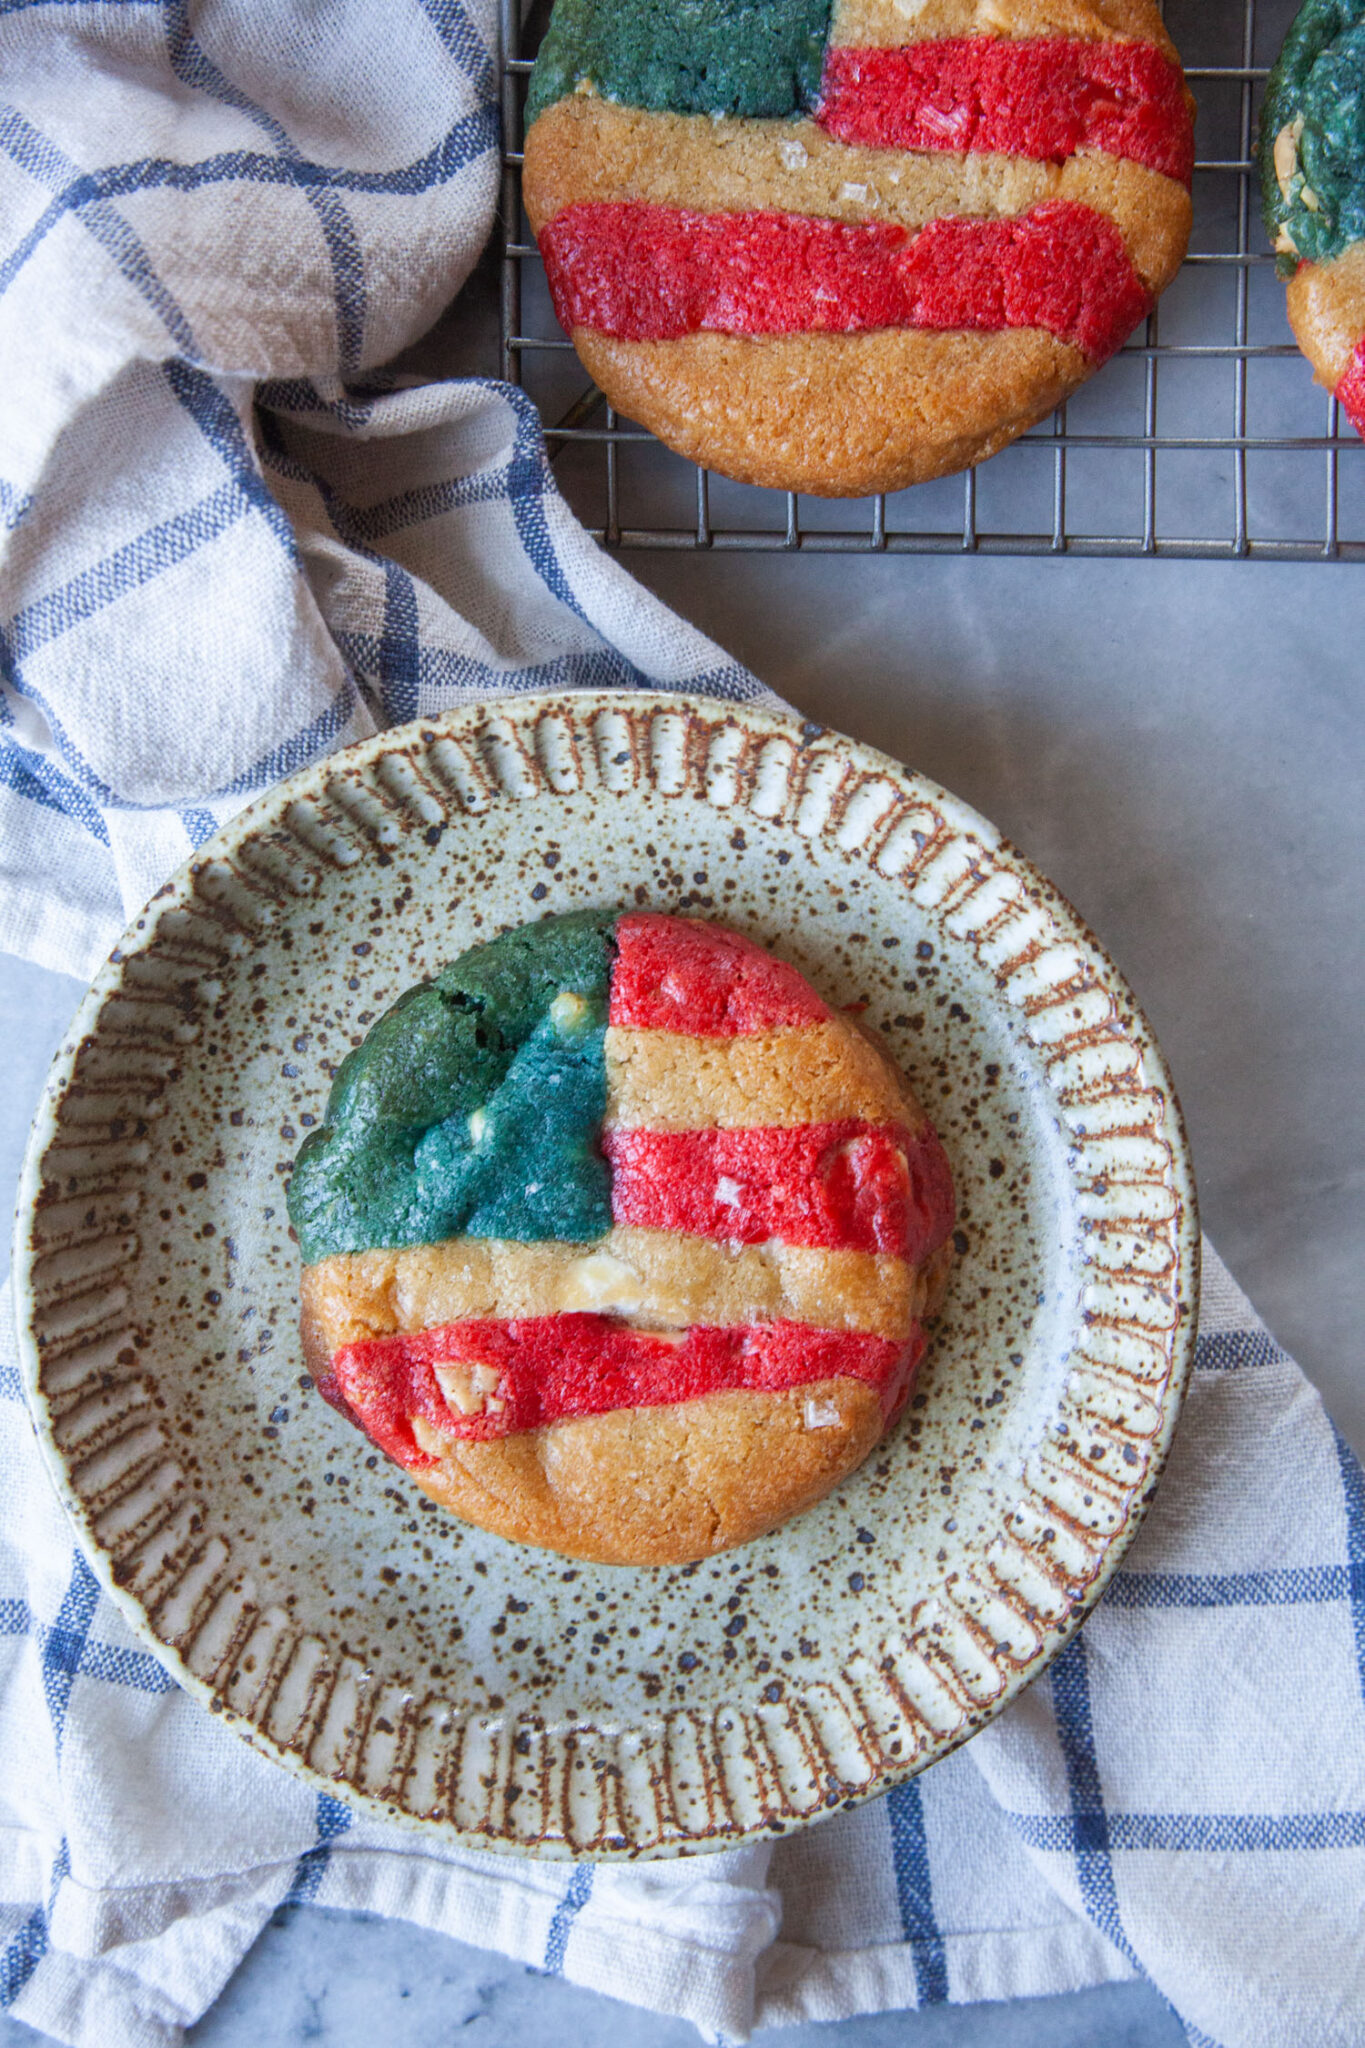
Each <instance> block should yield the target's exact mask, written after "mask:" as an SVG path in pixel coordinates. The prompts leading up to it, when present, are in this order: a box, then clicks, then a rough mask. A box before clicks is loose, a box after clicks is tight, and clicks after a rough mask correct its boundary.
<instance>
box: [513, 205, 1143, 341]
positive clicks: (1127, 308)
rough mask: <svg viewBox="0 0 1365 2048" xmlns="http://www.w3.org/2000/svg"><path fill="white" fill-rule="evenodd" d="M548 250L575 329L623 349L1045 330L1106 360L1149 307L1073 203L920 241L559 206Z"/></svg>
mask: <svg viewBox="0 0 1365 2048" xmlns="http://www.w3.org/2000/svg"><path fill="white" fill-rule="evenodd" d="M540 248H541V253H542V255H543V256H544V259H545V270H546V275H547V277H548V279H549V284H550V291H551V294H552V296H553V298H554V305H555V312H556V313H557V314H558V316H559V321H560V324H561V326H562V327H563V328H564V329H565V331H566V332H572V331H573V329H574V328H576V327H587V328H592V329H593V330H595V331H596V332H598V333H601V334H609V335H612V336H614V337H616V338H617V339H618V340H622V341H674V340H677V339H679V338H680V337H681V336H683V335H686V334H696V333H699V332H701V331H703V330H707V331H710V332H713V333H721V334H753V335H757V334H804V333H829V334H851V333H858V332H864V331H866V330H868V329H872V328H886V327H931V328H954V327H960V328H974V329H985V330H987V331H999V330H1000V329H1003V328H1009V327H1041V328H1044V329H1046V330H1047V332H1048V333H1050V334H1054V335H1056V337H1057V338H1058V340H1060V341H1065V342H1071V343H1073V344H1074V345H1075V346H1076V347H1077V348H1079V349H1081V350H1082V351H1083V353H1084V354H1085V355H1087V356H1088V357H1090V359H1091V360H1092V362H1095V363H1101V362H1104V361H1105V360H1106V359H1107V358H1108V357H1109V356H1111V355H1112V354H1113V353H1114V351H1115V349H1117V348H1118V347H1119V346H1120V345H1121V344H1122V343H1123V342H1124V341H1125V340H1126V338H1127V337H1128V335H1129V334H1131V333H1132V331H1133V329H1134V327H1136V326H1137V324H1138V322H1139V320H1141V319H1142V318H1143V316H1144V314H1145V313H1147V312H1148V311H1149V310H1150V306H1151V300H1150V298H1149V297H1148V294H1147V293H1146V292H1145V291H1144V289H1143V287H1142V284H1141V282H1140V280H1139V278H1138V276H1137V273H1136V271H1135V270H1134V269H1133V265H1132V262H1131V261H1130V259H1129V256H1128V252H1127V250H1126V248H1125V247H1124V244H1123V238H1122V236H1121V235H1120V234H1119V231H1118V229H1117V228H1116V227H1115V226H1114V224H1113V222H1112V221H1111V220H1110V219H1109V218H1108V217H1107V216H1106V215H1104V214H1102V213H1098V212H1096V211H1095V209H1094V208H1092V207H1088V206H1077V205H1075V204H1074V203H1073V202H1071V201H1069V200H1047V201H1045V202H1044V203H1043V204H1042V205H1040V206H1035V207H1033V208H1032V209H1031V210H1030V211H1029V212H1028V213H1026V214H1022V215H1020V216H1019V217H1018V218H1015V219H1009V220H960V219H955V218H952V219H943V220H934V221H930V223H929V224H928V226H927V227H925V228H922V229H921V230H920V232H919V233H918V234H916V235H909V234H907V233H906V231H905V230H904V229H903V228H900V227H896V226H895V225H894V224H892V223H889V222H882V221H868V222H863V223H860V224H858V225H853V226H850V225H848V224H847V223H845V222H842V221H833V220H824V219H815V218H811V217H808V216H807V215H804V214H790V213H714V214H708V213H694V212H692V211H691V210H690V209H689V208H686V207H672V206H652V205H645V204H642V203H636V202H621V201H604V202H600V203H589V204H582V205H574V206H567V207H565V209H564V211H563V212H562V213H559V214H556V216H555V218H554V219H553V220H552V221H551V222H550V223H549V225H548V226H547V227H546V228H544V229H542V231H541V235H540Z"/></svg>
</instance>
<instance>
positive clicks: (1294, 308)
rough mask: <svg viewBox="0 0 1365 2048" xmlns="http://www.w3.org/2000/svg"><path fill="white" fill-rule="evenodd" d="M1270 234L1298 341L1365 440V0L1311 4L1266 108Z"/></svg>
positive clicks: (1264, 180)
mask: <svg viewBox="0 0 1365 2048" xmlns="http://www.w3.org/2000/svg"><path fill="white" fill-rule="evenodd" d="M1260 154H1261V188H1262V193H1263V197H1264V202H1265V224H1266V232H1267V233H1268V234H1269V236H1270V239H1271V240H1272V242H1273V243H1274V244H1275V248H1276V251H1277V253H1278V255H1279V258H1280V272H1281V275H1282V276H1284V277H1286V278H1287V279H1288V281H1289V323H1290V325H1291V327H1292V328H1293V330H1294V339H1295V340H1296V341H1297V342H1298V344H1299V347H1300V348H1301V349H1302V350H1303V352H1304V354H1305V355H1306V356H1307V358H1308V360H1309V362H1310V363H1311V364H1312V365H1313V368H1314V370H1315V371H1316V372H1317V377H1318V382H1319V383H1320V384H1324V385H1326V387H1327V389H1328V390H1329V391H1331V392H1333V393H1334V394H1335V396H1336V397H1337V399H1338V400H1339V401H1340V403H1341V406H1342V409H1343V410H1344V412H1345V413H1346V416H1347V418H1348V419H1349V420H1350V422H1351V424H1352V426H1353V427H1354V428H1355V429H1356V431H1357V433H1359V434H1362V435H1365V0H1307V4H1306V5H1305V6H1304V7H1302V8H1301V9H1300V10H1299V12H1298V14H1297V15H1296V16H1295V18H1294V23H1293V26H1292V27H1291V29H1290V31H1289V34H1288V35H1287V36H1286V37H1285V41H1284V48H1283V49H1282V50H1281V52H1280V55H1279V59H1278V61H1277V62H1276V64H1275V68H1274V69H1273V71H1272V72H1271V74H1270V79H1269V83H1268V84H1267V86H1266V96H1265V105H1264V107H1263V108H1262V110H1261V149H1260Z"/></svg>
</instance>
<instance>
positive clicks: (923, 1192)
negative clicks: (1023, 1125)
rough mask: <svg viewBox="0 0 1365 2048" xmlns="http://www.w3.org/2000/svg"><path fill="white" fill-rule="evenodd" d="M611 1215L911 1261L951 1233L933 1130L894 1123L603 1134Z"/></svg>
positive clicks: (746, 1239)
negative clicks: (916, 1129)
mask: <svg viewBox="0 0 1365 2048" xmlns="http://www.w3.org/2000/svg"><path fill="white" fill-rule="evenodd" d="M602 1149H603V1151H604V1152H605V1153H606V1155H607V1158H608V1160H609V1161H610V1163H611V1209H612V1219H613V1221H614V1222H616V1223H618V1224H631V1225H634V1226H635V1227H636V1228H638V1229H643V1230H675V1231H681V1232H685V1233H687V1234H689V1235H691V1236H693V1237H708V1238H721V1239H724V1240H726V1241H727V1242H729V1243H733V1244H762V1243H764V1242H766V1240H767V1239H768V1238H770V1237H776V1238H780V1239H782V1241H783V1242H784V1243H786V1244H797V1245H808V1246H812V1247H817V1248H821V1249H824V1250H828V1251H859V1252H889V1253H891V1254H892V1255H893V1256H895V1257H897V1258H902V1259H906V1260H908V1261H909V1262H910V1264H911V1265H918V1264H919V1262H920V1261H921V1260H922V1259H925V1258H927V1257H928V1256H929V1254H930V1252H932V1251H935V1250H937V1248H938V1246H939V1245H941V1244H942V1243H943V1241H944V1239H945V1238H946V1237H947V1235H948V1233H949V1231H950V1230H951V1229H952V1227H953V1218H954V1199H953V1184H952V1176H951V1174H950V1172H949V1169H948V1162H947V1159H946V1158H945V1157H944V1152H943V1147H942V1146H941V1145H940V1143H939V1141H938V1138H937V1137H936V1135H935V1134H934V1132H933V1131H932V1130H929V1129H926V1130H925V1131H924V1132H923V1133H922V1134H921V1135H920V1137H918V1138H912V1137H911V1135H910V1133H909V1132H908V1131H907V1130H905V1129H903V1128H902V1127H900V1126H898V1125H895V1124H865V1123H859V1122H857V1121H856V1120H855V1119H853V1118H847V1119H844V1120H843V1121H841V1122H837V1123H825V1124H798V1125H796V1126H795V1127H793V1128H791V1129H764V1130H716V1131H643V1130H616V1131H604V1132H603V1134H602Z"/></svg>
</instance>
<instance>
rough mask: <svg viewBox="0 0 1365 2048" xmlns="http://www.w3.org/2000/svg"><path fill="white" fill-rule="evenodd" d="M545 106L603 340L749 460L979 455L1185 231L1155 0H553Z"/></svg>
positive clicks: (542, 119) (661, 415)
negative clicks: (687, 1)
mask: <svg viewBox="0 0 1365 2048" xmlns="http://www.w3.org/2000/svg"><path fill="white" fill-rule="evenodd" d="M527 114H528V119H529V121H530V128H529V132H528V134H527V139H526V161H525V170H524V174H523V192H524V196H525V203H526V209H527V213H528V215H529V217H530V220H531V224H532V226H533V228H534V229H535V232H536V235H537V238H538V240H539V243H540V248H541V253H542V255H543V257H544V259H545V267H546V273H547V276H548V278H549V283H550V290H551V293H552V296H553V298H554V303H555V310H556V312H557V313H558V315H559V319H560V322H561V324H562V325H563V327H564V329H565V331H566V332H567V333H569V334H571V335H572V337H573V341H574V346H575V347H576V348H577V350H578V352H579V355H580V356H581V357H582V359H583V362H584V364H585V366H586V367H587V369H588V370H589V371H590V373H591V374H592V376H593V378H594V381H595V382H596V383H597V384H598V385H599V386H600V388H601V389H602V390H603V391H604V392H605V394H606V396H607V397H608V398H609V399H610V400H611V402H612V404H613V405H615V406H616V407H617V408H618V409H619V410H620V411H622V412H624V413H626V414H627V415H628V416H629V417H631V418H633V419H637V420H640V421H641V422H642V423H643V424H644V425H646V426H648V427H650V428H651V429H652V430H653V432H655V433H656V434H658V435H659V436H660V438H661V439H662V440H664V441H666V442H667V443H668V444H669V445H670V446H671V447H674V448H676V449H678V450H679V451H680V452H681V453H683V454H685V455H688V456H690V457H691V458H692V459H694V460H695V461H697V462H700V463H703V464H704V465H706V466H707V467H709V468H713V469H718V470H720V471H722V472H724V473H725V474H726V475H729V476H734V477H737V478H739V479H740V480H741V481H743V482H747V483H758V484H767V485H772V486H776V487H778V488H781V489H791V490H801V491H808V492H813V493H816V494H823V495H833V496H850V495H856V494H858V493H861V492H866V491H883V490H898V489H900V488H902V487H903V486H905V485H907V484H911V483H918V482H921V481H923V480H924V479H926V478H929V477H933V476H940V475H943V474H944V473H946V472H947V471H950V470H954V469H960V468H963V467H965V466H966V465H967V464H969V463H972V462H977V461H980V460H981V459H982V458H983V457H984V456H986V455H989V454H992V453H994V452H995V450H996V449H997V448H1000V447H1003V446H1004V445H1005V444H1006V443H1007V442H1008V441H1011V440H1013V439H1014V438H1015V436H1016V435H1018V434H1019V433H1021V432H1022V431H1023V430H1024V429H1025V428H1026V427H1028V426H1031V425H1032V424H1033V423H1034V422H1035V421H1037V420H1039V419H1041V418H1043V417H1044V416H1045V415H1046V414H1047V413H1048V412H1050V411H1051V410H1052V409H1053V407H1054V406H1055V405H1056V404H1057V403H1058V402H1059V401H1060V400H1061V399H1062V398H1064V397H1065V396H1066V395H1067V393H1068V392H1069V391H1072V390H1074V389H1075V387H1076V386H1077V385H1078V384H1080V383H1081V382H1083V380H1084V379H1085V378H1087V377H1088V376H1090V375H1091V373H1092V372H1093V371H1094V370H1096V369H1097V368H1098V367H1099V366H1100V364H1101V363H1103V362H1104V361H1105V360H1106V359H1107V358H1108V357H1109V356H1110V355H1112V354H1113V352H1114V351H1115V350H1116V349H1117V348H1118V347H1119V346H1120V345H1121V344H1122V342H1123V341H1124V340H1125V339H1126V338H1127V336H1128V335H1129V334H1130V333H1131V332H1132V330H1133V329H1134V327H1136V326H1137V324H1138V323H1139V321H1140V320H1141V319H1142V318H1143V317H1144V315H1145V314H1146V313H1147V312H1149V311H1150V309H1151V307H1152V305H1153V304H1154V302H1155V299H1156V297H1157V295H1158V294H1159V293H1160V292H1161V291H1163V290H1164V289H1165V287H1166V285H1167V284H1169V282H1170V280H1171V278H1172V277H1173V276H1174V275H1175V272H1176V270H1177V269H1178V268H1179V265H1180V262H1181V260H1182V258H1183V256H1184V252H1185V245H1186V242H1187V240H1188V237H1189V226H1190V201H1189V191H1188V186H1189V181H1190V175H1191V170H1192V167H1193V161H1194V146H1193V101H1192V100H1191V99H1190V96H1189V94H1188V92H1187V91H1186V90H1185V86H1184V80H1183V77H1182V74H1181V71H1180V66H1179V62H1178V60H1177V58H1176V55H1175V52H1174V50H1173V48H1172V46H1171V43H1170V40H1169V38H1168V37H1167V35H1166V33H1165V30H1164V28H1163V27H1162V24H1161V20H1160V16H1159V14H1158V11H1157V7H1156V5H1155V0H926V4H925V5H922V6H918V7H907V6H903V5H901V4H898V0H833V4H832V5H831V0H769V4H766V5H764V6H761V7H760V6H756V5H751V4H750V5H746V4H742V0H699V4H697V5H694V6H690V7H688V8H687V9H685V10H684V9H679V8H675V7H672V6H670V5H668V4H666V0H557V4H556V7H555V11H554V15H553V17H552V19H551V24H550V28H549V31H548V33H547V35H546V38H545V42H544V44H543V45H542V48H541V52H540V55H539V57H538V59H537V63H536V70H535V74H534V77H533V79H532V83H531V92H530V98H529V101H528V106H527Z"/></svg>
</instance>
